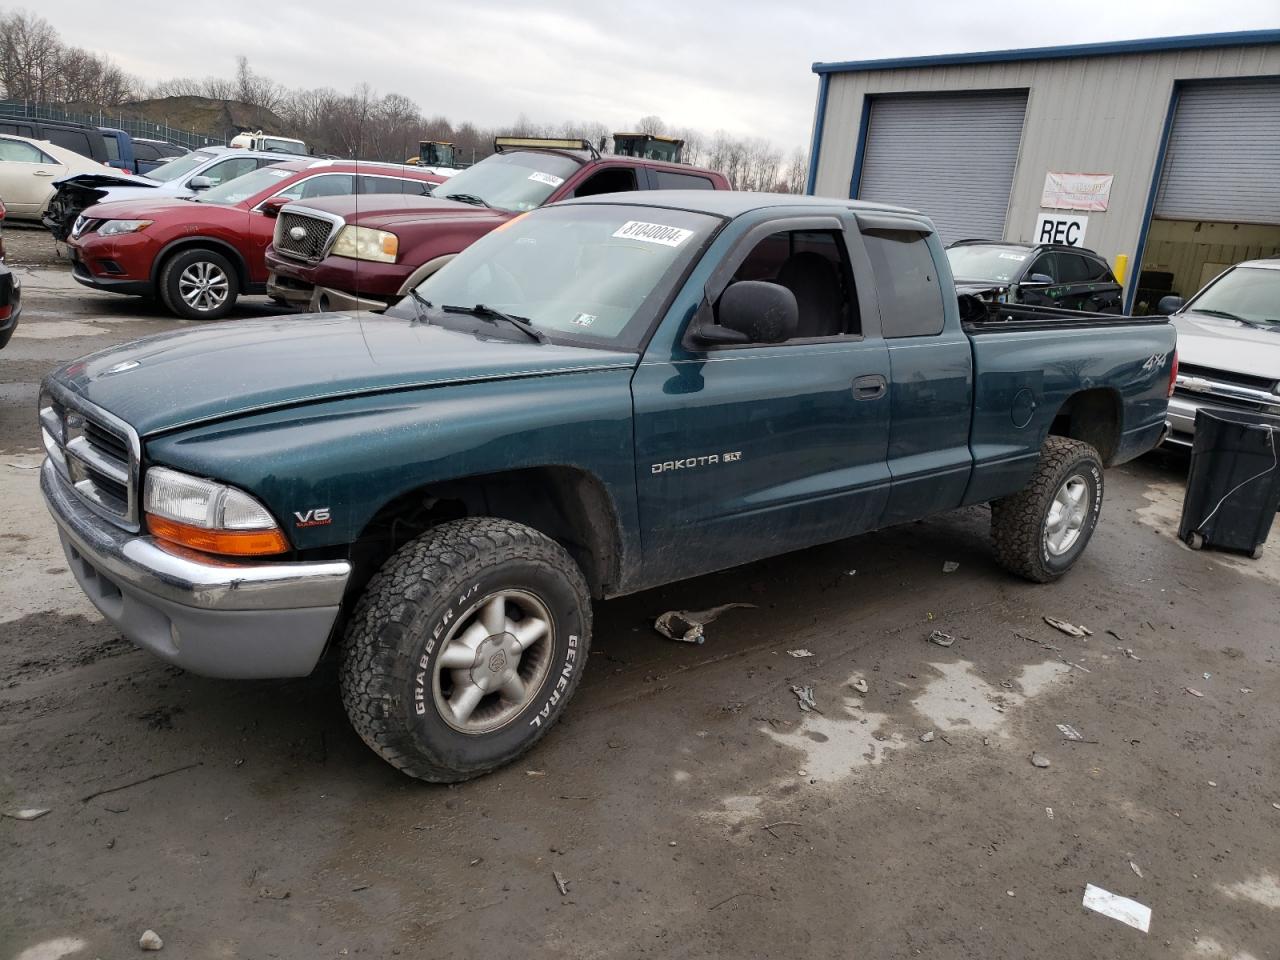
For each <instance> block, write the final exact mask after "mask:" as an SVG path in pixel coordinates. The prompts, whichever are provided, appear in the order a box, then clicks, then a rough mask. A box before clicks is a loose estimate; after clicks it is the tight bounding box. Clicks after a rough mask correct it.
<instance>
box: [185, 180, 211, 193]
mask: <svg viewBox="0 0 1280 960" xmlns="http://www.w3.org/2000/svg"><path fill="white" fill-rule="evenodd" d="M187 186H188V187H190V188H191V189H192V190H208V189H209V188H210V187H212V186H213V181H212V180H210V179H209V178H208V177H192V178H191V179H190V180H188V181H187Z"/></svg>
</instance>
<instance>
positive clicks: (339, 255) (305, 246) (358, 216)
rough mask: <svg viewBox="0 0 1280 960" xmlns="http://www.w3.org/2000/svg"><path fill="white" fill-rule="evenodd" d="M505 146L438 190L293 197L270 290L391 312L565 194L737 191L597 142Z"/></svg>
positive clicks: (272, 261)
mask: <svg viewBox="0 0 1280 960" xmlns="http://www.w3.org/2000/svg"><path fill="white" fill-rule="evenodd" d="M495 147H496V148H497V150H498V152H497V153H495V154H493V155H492V156H490V157H487V158H485V159H484V160H482V161H480V162H479V163H477V164H476V165H475V166H473V167H468V168H467V169H466V170H463V171H461V172H460V173H457V174H455V175H454V176H452V177H450V178H449V179H448V180H446V181H445V182H444V183H442V184H440V185H439V186H437V187H436V188H435V189H434V192H433V194H432V196H430V197H411V196H403V195H394V194H387V195H385V196H376V197H375V196H371V195H368V194H366V195H364V196H353V197H332V198H327V199H324V200H309V201H306V202H305V203H304V202H295V203H291V204H288V205H287V206H285V207H284V208H283V209H282V210H281V211H280V216H279V218H278V219H277V221H276V229H275V235H274V238H273V241H272V246H271V248H270V249H269V250H268V251H267V270H268V271H269V273H270V276H269V277H268V279H267V293H268V294H269V295H270V296H272V297H274V298H275V299H277V300H283V301H287V302H289V303H294V304H299V305H305V306H307V307H308V308H309V309H311V310H314V311H327V310H351V309H360V310H382V309H385V308H386V307H387V306H389V305H390V304H392V303H395V302H396V301H397V300H398V299H399V298H400V297H403V296H404V295H405V294H407V293H408V292H409V290H410V289H412V288H413V287H415V286H417V285H418V284H419V283H421V282H422V281H423V280H424V279H426V278H427V277H429V276H430V275H431V274H432V273H434V272H435V271H436V270H438V269H440V267H441V266H442V265H444V264H445V263H447V262H448V261H449V260H450V259H451V258H452V257H453V256H454V255H456V254H457V253H459V252H460V251H462V250H463V249H464V248H466V247H467V246H469V245H470V244H471V243H473V242H475V241H476V240H478V239H479V238H480V237H482V236H484V235H485V234H486V233H488V232H489V231H490V230H493V229H495V228H497V227H499V226H501V225H502V224H504V223H506V222H507V221H509V220H511V219H512V218H514V217H516V216H519V215H520V214H522V213H525V212H526V211H529V210H533V209H535V208H537V207H541V206H543V205H545V204H548V203H554V202H556V201H557V200H565V199H568V198H569V197H586V196H592V195H595V194H600V193H620V192H623V191H628V190H730V189H732V187H731V186H730V184H729V181H728V180H727V179H726V178H725V177H724V176H723V175H722V174H719V173H715V172H713V171H711V170H703V169H700V168H697V167H691V166H687V165H684V164H677V163H666V162H663V161H659V160H648V159H643V158H639V157H624V156H610V155H604V156H602V155H601V154H599V153H597V152H596V151H595V150H594V149H593V148H592V147H591V145H590V143H588V142H587V141H567V140H534V139H528V138H520V139H518V140H516V139H509V140H498V141H496V142H495Z"/></svg>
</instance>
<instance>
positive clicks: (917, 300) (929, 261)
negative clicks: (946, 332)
mask: <svg viewBox="0 0 1280 960" xmlns="http://www.w3.org/2000/svg"><path fill="white" fill-rule="evenodd" d="M863 237H864V239H865V240H866V242H867V256H868V257H870V258H871V268H872V270H873V271H874V272H875V277H876V295H877V296H878V297H879V300H880V323H881V326H882V327H883V329H884V335H885V336H886V337H931V336H934V335H935V334H939V333H941V332H942V323H943V319H944V315H943V306H942V290H941V288H940V286H939V283H938V271H937V269H936V268H935V266H934V263H933V256H932V254H930V253H929V245H928V243H927V242H926V241H925V237H924V235H923V234H920V233H916V232H914V231H909V230H867V231H864V233H863Z"/></svg>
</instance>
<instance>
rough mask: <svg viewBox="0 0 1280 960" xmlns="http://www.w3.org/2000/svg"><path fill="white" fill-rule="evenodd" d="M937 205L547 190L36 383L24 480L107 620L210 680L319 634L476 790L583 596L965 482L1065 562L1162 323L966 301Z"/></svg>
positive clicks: (1047, 554)
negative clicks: (359, 275) (490, 225)
mask: <svg viewBox="0 0 1280 960" xmlns="http://www.w3.org/2000/svg"><path fill="white" fill-rule="evenodd" d="M963 303H965V304H967V305H965V306H964V310H965V312H966V315H968V316H969V317H970V319H969V320H967V321H966V320H962V301H960V300H959V299H958V298H957V295H956V293H955V290H954V285H953V279H952V277H951V273H950V268H949V267H948V264H947V257H946V253H945V252H944V251H943V248H942V245H941V244H940V243H939V241H938V238H937V236H936V234H935V232H934V228H933V226H932V224H931V223H930V221H929V220H928V219H927V218H925V217H924V216H921V215H919V214H916V213H912V212H910V211H907V210H903V209H897V208H888V207H882V206H877V205H874V204H868V203H860V202H857V201H841V200H826V199H818V198H805V197H794V196H770V195H767V194H756V193H733V192H720V191H711V190H707V191H699V192H695V191H671V192H667V191H655V192H650V193H629V194H615V195H607V196H600V197H592V198H586V199H580V200H572V201H568V202H565V203H560V204H556V205H554V206H549V207H544V208H542V209H539V210H536V211H534V212H532V213H530V214H529V215H527V216H524V217H521V218H519V219H516V220H514V221H512V222H510V223H509V224H508V225H507V226H505V227H504V228H503V229H501V230H496V231H493V232H491V233H489V234H488V235H486V236H485V237H483V238H481V239H480V240H478V241H477V242H476V243H474V244H473V245H471V246H470V247H469V248H467V249H466V250H464V251H463V252H462V253H460V254H459V255H458V256H457V257H456V258H454V259H453V260H452V261H451V262H450V263H448V264H447V265H446V266H444V267H443V268H442V269H440V270H439V271H437V272H436V273H434V274H432V275H431V276H430V277H429V278H427V279H426V280H425V281H423V282H422V283H421V284H420V285H419V286H417V287H415V288H414V289H413V290H412V291H411V292H410V294H409V295H408V296H407V297H405V298H404V299H403V300H402V301H400V302H399V303H398V304H396V305H395V306H394V307H392V308H391V309H389V310H388V311H386V312H385V313H384V314H368V313H364V314H359V315H354V316H353V315H348V314H342V313H331V314H319V315H306V316H286V317H278V318H264V319H259V320H241V321H238V322H236V323H234V324H215V325H211V326H205V327H202V328H200V329H192V330H187V331H180V332H175V333H168V334H162V335H160V336H156V337H152V338H150V339H146V340H141V341H138V342H136V343H133V344H128V345H124V346H118V347H114V348H110V349H107V350H104V351H101V352H99V353H96V354H93V355H91V356H89V357H86V358H84V359H81V360H78V361H75V362H73V363H71V364H69V365H67V366H65V367H62V368H61V369H59V370H57V371H55V372H53V373H52V374H50V375H49V376H48V377H47V378H46V380H45V382H44V384H43V392H42V396H41V400H40V409H39V420H40V424H41V426H42V428H43V438H44V443H45V447H46V449H47V451H48V457H47V459H46V460H45V462H44V465H43V468H42V473H41V486H42V489H43V492H44V496H45V498H46V501H47V503H48V506H49V509H50V511H51V513H52V515H53V518H54V520H55V521H56V522H57V526H58V528H59V532H60V535H61V538H62V543H63V546H64V547H65V550H66V555H67V558H68V561H69V564H70V567H71V569H72V571H73V572H74V574H75V576H76V578H77V580H78V581H79V583H80V585H81V587H82V588H83V589H84V591H85V592H86V593H87V594H88V596H89V597H90V599H91V600H92V601H93V602H94V604H96V605H97V607H98V608H99V609H100V610H101V611H102V612H103V614H104V615H105V616H106V617H107V618H108V619H109V620H110V621H111V622H112V623H114V624H115V625H116V626H117V627H118V628H119V629H120V630H121V631H122V633H124V634H125V635H126V636H127V637H129V638H130V639H132V640H133V641H134V642H135V643H137V644H138V645H140V646H142V647H144V648H146V649H148V650H150V651H152V652H153V653H155V654H156V655H158V656H160V657H162V658H164V659H165V660H167V661H169V662H171V663H174V664H177V665H179V666H181V667H185V668H187V669H189V670H192V671H195V672H197V673H202V674H208V675H212V676H220V677H241V678H250V677H291V676H299V675H304V674H307V673H309V672H311V670H312V669H313V668H314V667H315V665H316V663H317V661H318V660H319V659H320V658H321V656H322V655H323V654H324V653H325V652H326V650H332V651H333V652H334V653H335V655H336V656H337V657H338V658H339V663H340V690H341V696H342V698H343V700H344V703H345V706H346V709H347V712H348V715H349V717H350V718H351V721H352V723H353V725H354V727H355V729H356V730H357V731H358V732H359V734H360V736H361V737H362V738H363V739H364V741H365V742H366V743H367V744H368V745H369V746H370V747H371V748H372V749H373V750H374V751H376V752H377V753H378V754H379V755H381V756H382V757H383V758H385V759H386V760H387V761H389V762H390V763H392V764H394V765H395V766H396V767H398V768H399V769H400V770H402V771H404V772H405V773H406V774H408V775H410V776H413V777H417V778H421V779H423V780H430V781H456V780H463V779H466V778H469V777H473V776H476V775H479V774H482V773H485V772H486V771H489V770H492V769H494V768H495V767H497V766H499V765H501V764H503V763H506V762H508V761H510V760H512V759H513V758H515V757H517V756H519V755H520V754H521V753H522V752H524V751H525V750H527V749H529V747H530V746H531V745H533V744H534V743H535V742H536V741H537V740H538V739H539V738H540V737H541V736H543V735H544V734H546V733H547V731H548V729H549V728H550V727H551V726H552V725H553V724H554V723H555V721H556V719H557V718H558V717H559V716H560V715H561V714H562V713H563V712H564V710H565V706H566V704H567V702H568V701H569V699H570V697H571V696H572V694H573V692H574V688H575V687H576V686H577V685H578V682H579V680H580V679H581V677H582V672H583V668H584V666H585V662H586V658H587V651H588V649H589V647H590V644H591V623H592V602H593V600H604V599H607V598H610V597H616V596H619V595H622V594H627V593H632V592H634V591H638V590H643V589H645V588H648V587H653V586H656V585H659V584H663V583H667V582H669V581H673V580H676V579H679V578H684V577H693V576H697V575H699V574H703V573H708V572H710V571H714V570H722V569H725V568H729V567H733V566H736V565H739V564H742V563H746V562H748V561H751V560H755V559H757V558H761V557H766V556H770V555H775V554H781V553H785V552H787V551H792V550H797V549H801V548H804V547H808V546H811V545H813V544H818V543H823V542H827V541H832V540H837V539H840V538H844V537H850V536H853V535H855V534H858V533H862V532H864V531H868V530H874V529H876V528H879V527H884V526H888V525H890V524H897V523H903V522H906V521H910V520H915V519H917V518H921V517H926V516H929V515H931V514H936V513H939V512H941V511H945V510H950V509H952V508H955V507H960V506H964V505H968V504H987V503H989V504H990V505H991V533H992V539H993V542H994V553H995V557H996V559H997V560H998V561H999V562H1000V563H1001V564H1002V565H1003V566H1005V567H1006V568H1008V569H1009V570H1010V571H1012V572H1014V573H1015V574H1018V575H1020V576H1022V577H1024V578H1026V579H1028V580H1031V581H1035V582H1041V583H1043V582H1048V581H1052V580H1055V579H1056V578H1058V577H1061V576H1062V575H1063V574H1064V573H1066V572H1067V571H1068V570H1069V569H1070V568H1071V567H1072V565H1073V564H1074V563H1076V561H1077V560H1078V559H1079V557H1080V555H1081V553H1082V551H1083V550H1084V549H1085V546H1086V544H1088V542H1089V539H1090V536H1091V535H1092V533H1093V531H1094V528H1095V525H1096V524H1097V522H1098V518H1099V513H1100V510H1101V507H1102V501H1103V494H1104V480H1103V477H1104V474H1103V470H1104V467H1106V466H1108V465H1112V464H1117V463H1123V462H1124V461H1126V460H1129V459H1131V458H1133V457H1136V456H1138V455H1139V454H1141V453H1143V452H1144V451H1146V450H1149V449H1151V448H1152V447H1153V446H1154V445H1155V444H1156V443H1157V442H1158V441H1159V440H1160V438H1161V435H1162V433H1163V431H1164V428H1165V414H1166V409H1167V406H1168V397H1169V393H1170V389H1171V385H1172V383H1173V378H1174V371H1175V367H1176V358H1175V337H1174V331H1173V328H1172V327H1171V326H1170V325H1169V324H1168V322H1167V321H1166V320H1165V319H1164V318H1162V317H1150V318H1145V317H1144V318H1140V319H1130V318H1120V317H1107V316H1100V315H1097V314H1071V315H1068V314H1064V313H1062V312H1061V311H1060V312H1059V314H1056V315H1053V316H1050V317H1046V318H1040V317H1038V315H1037V314H1036V313H1035V308H1030V307H1025V306H1021V307H1010V306H1002V307H1001V309H1000V312H999V314H998V315H997V316H995V317H994V318H993V317H991V316H989V315H986V314H984V313H983V312H982V311H981V310H975V307H974V304H978V303H979V301H977V300H976V299H971V300H970V301H967V302H963Z"/></svg>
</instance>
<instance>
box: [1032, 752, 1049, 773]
mask: <svg viewBox="0 0 1280 960" xmlns="http://www.w3.org/2000/svg"><path fill="white" fill-rule="evenodd" d="M1031 765H1032V766H1033V767H1039V768H1040V769H1042V770H1043V769H1044V768H1045V767H1047V766H1049V758H1048V757H1046V756H1045V755H1044V754H1041V753H1033V754H1031Z"/></svg>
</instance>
